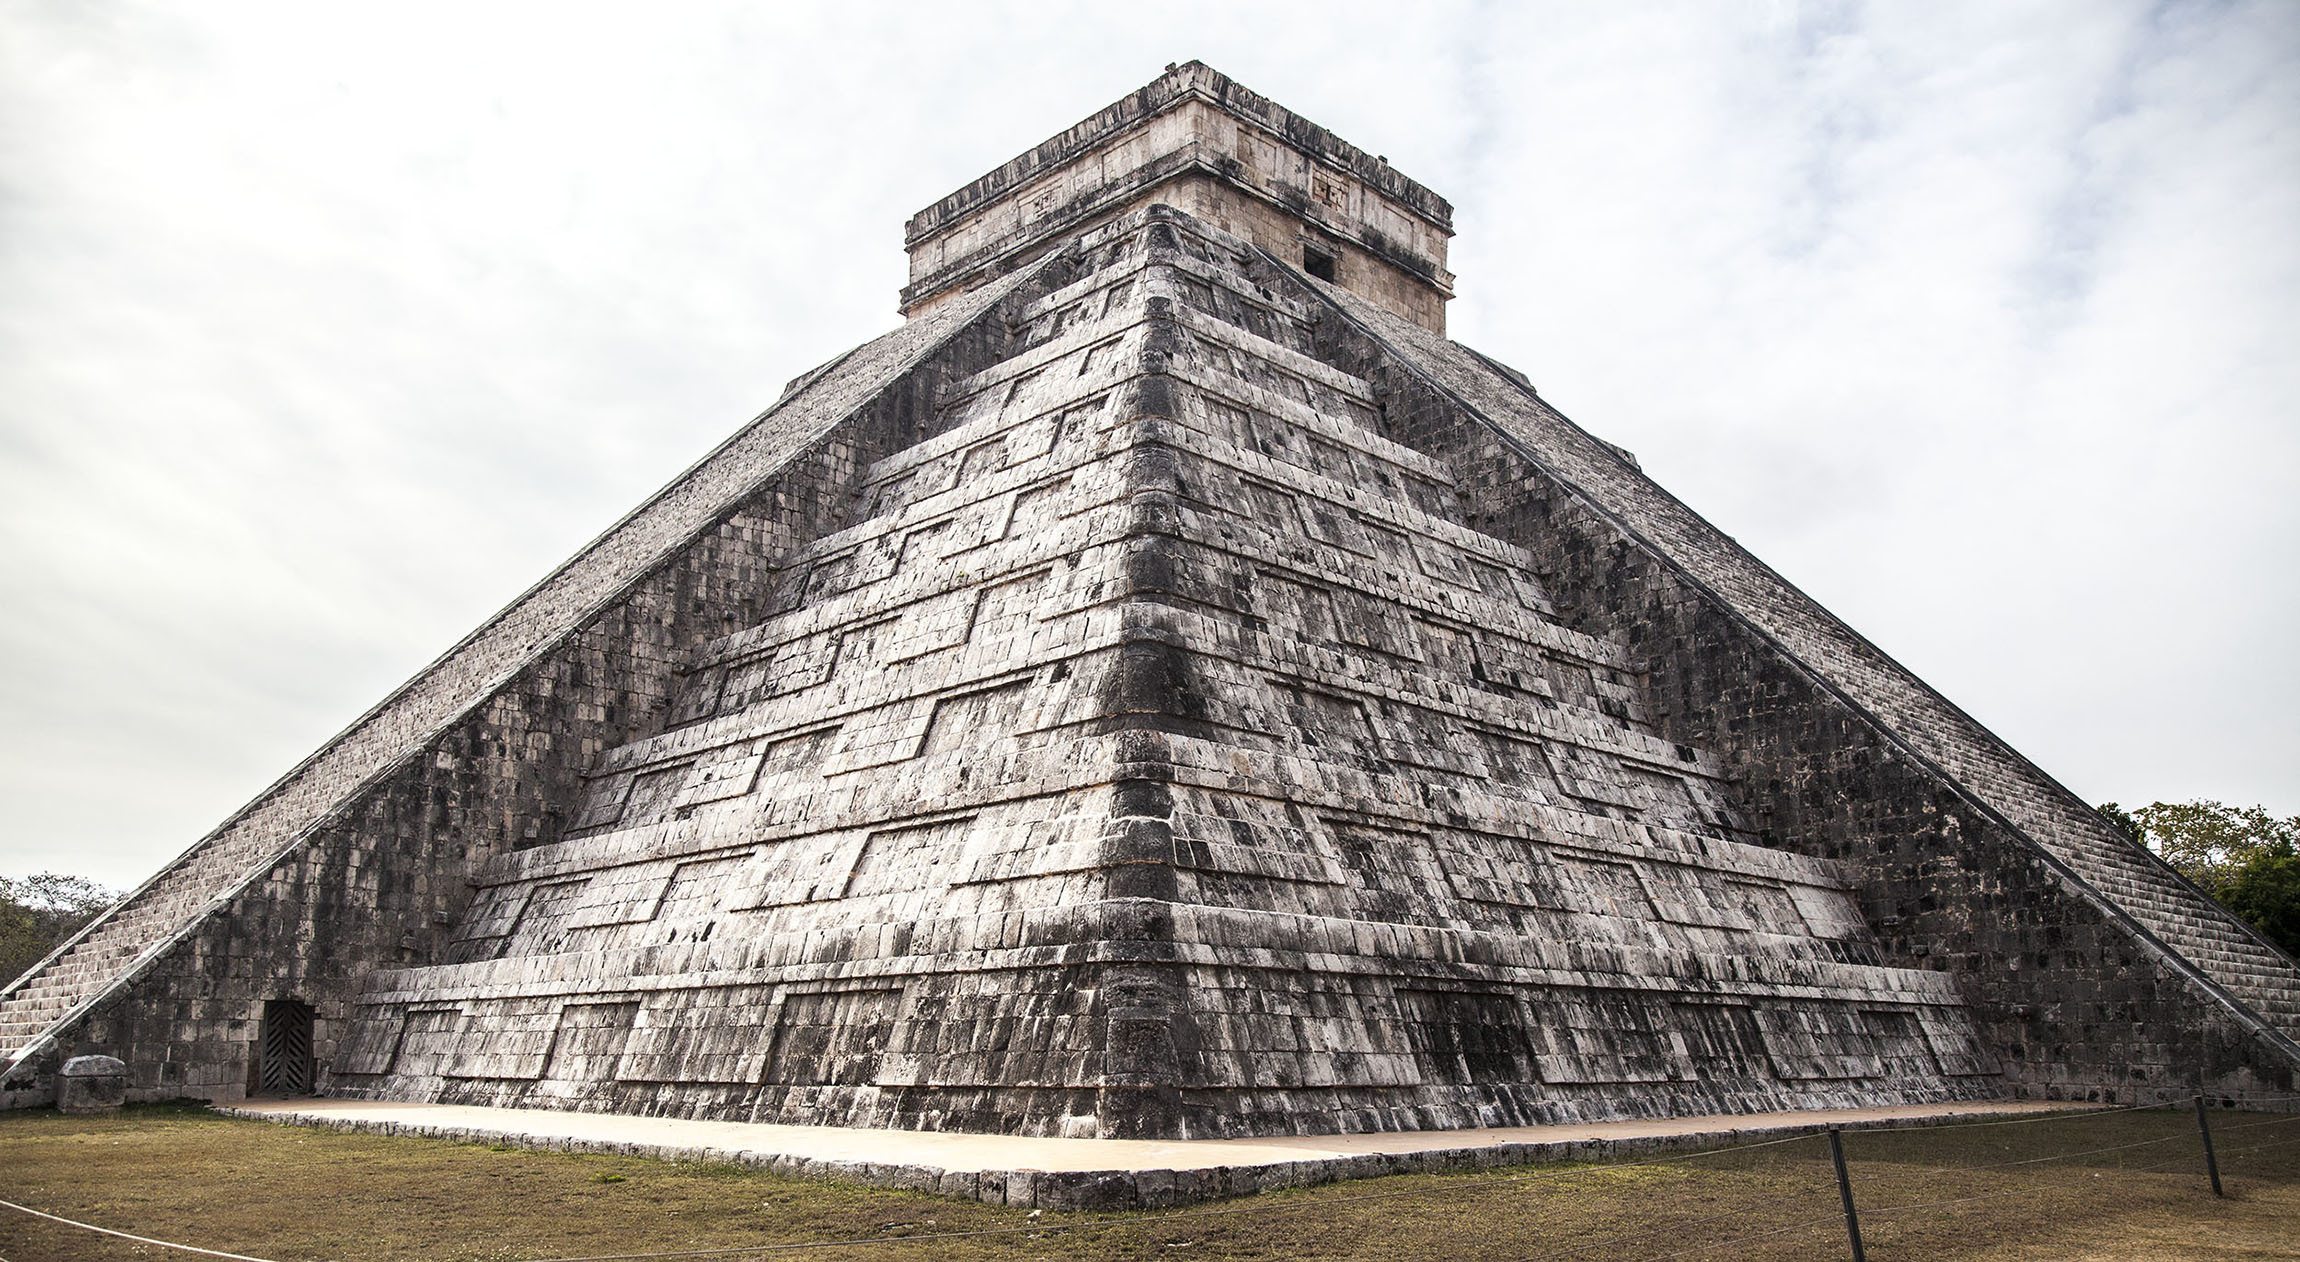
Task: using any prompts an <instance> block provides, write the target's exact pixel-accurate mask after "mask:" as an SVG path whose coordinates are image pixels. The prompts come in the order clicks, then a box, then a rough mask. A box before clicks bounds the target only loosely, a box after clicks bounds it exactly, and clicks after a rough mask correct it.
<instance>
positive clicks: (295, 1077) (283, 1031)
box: [253, 999, 313, 1096]
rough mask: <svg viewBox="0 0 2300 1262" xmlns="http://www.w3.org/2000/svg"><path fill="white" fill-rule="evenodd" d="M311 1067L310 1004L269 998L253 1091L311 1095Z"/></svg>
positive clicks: (287, 1094) (258, 1046) (266, 1005)
mask: <svg viewBox="0 0 2300 1262" xmlns="http://www.w3.org/2000/svg"><path fill="white" fill-rule="evenodd" d="M312 1067H313V1062H312V1008H311V1005H310V1004H307V1003H301V1002H298V1001H296V1000H293V999H271V1000H266V1001H265V1002H264V1017H263V1030H262V1035H261V1038H260V1040H259V1042H258V1044H257V1053H256V1073H255V1082H254V1084H253V1087H254V1091H253V1094H256V1095H264V1096H296V1095H310V1094H311V1093H312V1080H313V1072H312Z"/></svg>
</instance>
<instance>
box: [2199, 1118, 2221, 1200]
mask: <svg viewBox="0 0 2300 1262" xmlns="http://www.w3.org/2000/svg"><path fill="white" fill-rule="evenodd" d="M2196 1133H2197V1134H2199V1135H2202V1136H2204V1169H2205V1172H2206V1173H2208V1174H2210V1175H2211V1176H2212V1194H2213V1195H2214V1196H2226V1195H2228V1193H2226V1192H2224V1191H2222V1190H2221V1189H2220V1158H2218V1157H2215V1156H2213V1155H2212V1124H2211V1123H2210V1122H2207V1121H2205V1120H2204V1097H2203V1096H2201V1095H2200V1096H2198V1097H2196Z"/></svg>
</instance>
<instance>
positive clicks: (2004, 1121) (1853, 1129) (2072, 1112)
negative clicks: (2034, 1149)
mask: <svg viewBox="0 0 2300 1262" xmlns="http://www.w3.org/2000/svg"><path fill="white" fill-rule="evenodd" d="M2176 1107H2178V1106H2177V1105H2170V1104H2120V1105H2116V1106H2114V1107H2109V1106H2103V1107H2101V1108H2096V1109H2055V1110H2052V1111H2051V1112H2040V1113H2038V1114H2036V1115H2035V1116H2033V1117H2005V1118H1995V1119H1992V1120H1989V1121H1983V1122H1939V1123H1935V1124H1934V1125H1931V1126H1845V1127H1840V1128H1838V1129H1840V1130H1842V1131H1843V1132H1844V1133H1845V1134H1847V1135H1889V1134H1893V1133H1895V1132H1914V1131H1965V1130H1978V1129H1980V1128H1981V1127H1984V1126H2031V1125H2034V1124H2036V1123H2038V1122H2066V1121H2069V1120H2071V1119H2073V1118H2080V1117H2107V1116H2108V1115H2109V1114H2111V1113H2137V1112H2140V1111H2141V1110H2144V1109H2169V1108H2176Z"/></svg>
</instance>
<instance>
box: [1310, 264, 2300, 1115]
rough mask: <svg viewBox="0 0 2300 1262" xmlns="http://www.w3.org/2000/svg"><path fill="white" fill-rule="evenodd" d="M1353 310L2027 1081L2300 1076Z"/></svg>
mask: <svg viewBox="0 0 2300 1262" xmlns="http://www.w3.org/2000/svg"><path fill="white" fill-rule="evenodd" d="M1327 292H1329V293H1330V292H1331V291H1327ZM1343 301H1346V299H1344V300H1343ZM1348 315H1349V316H1351V317H1354V319H1355V321H1357V322H1356V323H1353V322H1352V321H1350V320H1345V319H1342V318H1340V317H1341V316H1342V312H1341V311H1339V310H1337V312H1336V317H1337V318H1336V319H1335V320H1334V321H1333V322H1332V324H1331V325H1330V326H1329V327H1328V328H1327V329H1326V330H1325V332H1326V347H1327V353H1328V354H1330V355H1332V356H1334V357H1335V358H1336V359H1337V360H1339V361H1341V362H1344V363H1349V364H1355V365H1358V366H1359V367H1360V369H1361V370H1363V371H1366V372H1368V373H1369V374H1370V375H1372V376H1373V378H1374V379H1375V381H1376V383H1377V386H1378V388H1379V390H1380V392H1381V395H1382V399H1383V406H1384V412H1385V417H1384V420H1385V427H1386V429H1387V430H1388V432H1390V433H1391V434H1392V435H1393V436H1396V437H1398V438H1399V439H1400V440H1401V441H1405V442H1407V443H1409V444H1411V445H1413V446H1415V447H1417V448H1420V449H1422V450H1425V451H1429V452H1432V453H1433V454H1437V455H1440V456H1442V457H1443V458H1445V459H1446V460H1448V461H1449V462H1450V463H1451V464H1452V465H1453V466H1454V468H1455V469H1456V471H1457V473H1458V475H1459V476H1460V478H1461V481H1462V484H1463V487H1464V490H1465V493H1466V494H1467V496H1468V497H1469V498H1470V500H1471V501H1472V504H1473V509H1472V514H1473V520H1475V521H1477V522H1479V523H1480V524H1481V525H1482V526H1483V527H1484V528H1485V529H1488V530H1491V531H1493V532H1494V533H1496V534H1498V535H1501V536H1503V537H1505V538H1509V539H1511V540H1512V541H1514V542H1517V543H1519V544H1521V545H1522V546H1524V547H1526V548H1528V549H1529V550H1530V551H1531V552H1532V553H1533V554H1534V556H1535V558H1536V560H1535V565H1536V568H1537V571H1538V572H1539V573H1540V575H1541V577H1542V579H1543V581H1544V583H1545V585H1547V586H1548V587H1549V589H1550V590H1551V591H1552V593H1553V594H1554V595H1555V597H1556V599H1557V601H1558V604H1559V610H1560V613H1561V615H1562V616H1563V617H1564V618H1565V619H1566V620H1567V621H1568V622H1569V624H1571V625H1573V626H1575V627H1577V628H1578V629H1581V630H1584V631H1586V632H1588V633H1590V634H1596V635H1613V636H1618V637H1621V638H1623V639H1625V640H1626V642H1627V643H1629V644H1630V646H1631V647H1632V649H1633V650H1634V651H1635V652H1636V653H1637V654H1638V656H1639V657H1640V658H1641V659H1642V660H1643V661H1644V663H1645V664H1646V671H1647V679H1648V687H1649V688H1650V690H1651V695H1652V696H1653V697H1654V699H1655V705H1656V707H1657V715H1656V717H1657V719H1658V721H1659V723H1660V724H1661V727H1662V729H1663V730H1664V731H1665V732H1667V733H1668V734H1669V735H1670V736H1671V737H1673V738H1675V739H1681V740H1685V741H1687V742H1690V743H1696V744H1699V745H1702V746H1703V747H1705V748H1709V749H1713V750H1715V751H1717V752H1718V754H1719V755H1720V757H1722V758H1723V759H1724V760H1725V762H1726V764H1727V766H1728V767H1729V768H1730V769H1731V771H1732V773H1733V778H1734V779H1735V780H1736V781H1737V782H1738V783H1739V784H1740V785H1741V787H1742V789H1743V791H1744V793H1745V794H1746V799H1745V801H1744V803H1743V807H1744V809H1745V810H1746V811H1747V813H1748V815H1749V817H1750V818H1751V819H1752V820H1753V821H1755V822H1756V823H1757V825H1758V826H1759V828H1760V829H1761V832H1762V836H1763V839H1764V841H1765V843H1766V844H1768V845H1773V846H1783V847H1790V848H1794V849H1797V850H1799V851H1801V852H1803V853H1809V854H1814V855H1816V856H1821V857H1826V858H1829V859H1833V860H1837V861H1840V862H1842V863H1845V864H1847V865H1848V866H1849V867H1850V868H1851V869H1852V870H1853V871H1855V872H1856V873H1857V874H1858V876H1857V878H1856V879H1855V880H1854V881H1853V886H1854V888H1855V889H1856V890H1857V891H1858V893H1859V896H1860V899H1861V902H1862V907H1863V911H1864V912H1865V914H1866V917H1867V919H1868V920H1869V922H1870V923H1871V924H1872V925H1874V926H1876V928H1877V930H1878V934H1879V940H1880V944H1881V946H1882V947H1883V949H1884V951H1885V953H1886V957H1887V958H1888V959H1890V960H1892V961H1894V962H1896V963H1900V964H1903V965H1905V966H1907V967H1912V968H1924V969H1931V970H1936V971H1939V972H1941V973H1944V974H1946V975H1947V976H1949V977H1950V978H1953V979H1954V980H1955V982H1956V985H1957V986H1958V988H1959V990H1960V991H1961V992H1962V993H1963V994H1964V995H1965V997H1966V1001H1967V1003H1968V1004H1969V1005H1970V1006H1971V1010H1972V1012H1973V1014H1974V1016H1975V1019H1976V1020H1977V1021H1978V1023H1979V1025H1980V1028H1981V1029H1982V1031H1983V1032H1984V1035H1985V1037H1986V1039H1987V1040H1988V1042H1989V1043H1990V1044H1991V1047H1992V1051H1994V1052H1995V1053H1996V1054H1997V1055H1998V1056H1999V1057H2001V1059H2002V1061H2003V1063H2004V1065H2005V1072H2006V1075H2007V1079H2008V1082H2009V1084H2010V1085H2012V1086H2013V1087H2014V1088H2015V1089H2017V1090H2019V1091H2021V1092H2024V1093H2029V1094H2035V1095H2042V1096H2045V1097H2048V1098H2066V1099H2097V1100H2118V1101H2122V1100H2142V1099H2155V1098H2161V1097H2164V1096H2167V1095H2177V1094H2181V1093H2184V1092H2187V1091H2192V1090H2195V1089H2197V1088H2198V1087H2199V1086H2204V1087H2208V1088H2213V1089H2221V1090H2229V1091H2241V1090H2258V1089H2270V1090H2289V1089H2290V1088H2291V1084H2292V1082H2293V1073H2294V1069H2295V1064H2294V1060H2293V1058H2292V1057H2291V1055H2290V1054H2289V1052H2288V1051H2287V1050H2286V1049H2285V1048H2283V1047H2281V1046H2278V1045H2277V1044H2276V1043H2275V1042H2274V1039H2273V1036H2272V1035H2264V1034H2263V1033H2262V1032H2260V1031H2259V1030H2258V1029H2257V1028H2251V1027H2248V1025H2247V1024H2246V1023H2245V1022H2244V1021H2242V1020H2241V1019H2240V1018H2238V1017H2237V1016H2236V1014H2234V1013H2232V1012H2230V1011H2229V1010H2228V1008H2227V1007H2226V1005H2225V1003H2224V1002H2223V1001H2222V1000H2220V999H2219V998H2217V997H2216V996H2214V995H2212V994H2210V993H2208V992H2207V991H2205V990H2204V989H2203V988H2202V987H2201V986H2200V985H2199V984H2198V982H2197V980H2196V978H2195V976H2194V975H2193V974H2192V973H2191V972H2189V971H2187V970H2185V969H2183V968H2181V967H2180V966H2179V964H2178V963H2177V962H2176V961H2175V960H2174V959H2173V958H2171V957H2170V956H2169V954H2168V952H2167V951H2166V950H2165V949H2164V948H2163V947H2162V946H2160V945H2157V944H2153V943H2150V942H2148V941H2147V940H2146V939H2145V938H2143V937H2142V936H2141V935H2139V934H2136V933H2135V931H2134V929H2133V927H2132V926H2131V925H2130V924H2129V923H2126V922H2123V921H2121V920H2119V919H2118V918H2116V917H2114V916H2112V915H2111V914H2109V913H2108V912H2107V911H2106V910H2105V909H2104V908H2103V907H2102V906H2101V905H2100V904H2099V903H2098V902H2097V901H2095V900H2093V899H2090V898H2085V897H2083V896H2081V895H2080V894H2078V893H2077V892H2076V891H2075V890H2073V889H2072V888H2071V886H2070V883H2069V881H2068V879H2067V876H2066V869H2065V867H2064V866H2063V865H2062V864H2060V863H2056V862H2055V856H2054V855H2053V854H2051V853H2050V852H2049V851H2047V850H2045V849H2043V848H2041V847H2040V846H2038V845H2037V844H2036V842H2035V841H2034V840H2033V839H2031V838H2028V837H2025V836H2022V835H2020V834H2018V833H2016V832H2015V831H2014V830H2013V829H2012V828H2010V827H2008V826H2007V825H2006V824H2005V823H2004V822H2003V821H2002V819H2001V818H2000V817H1999V816H1997V815H1996V814H1994V813H1993V812H1991V811H1988V810H1987V809H1985V808H1984V807H1983V805H1982V804H1981V803H1980V802H1978V801H1976V800H1975V799H1974V797H1973V796H1972V795H1971V794H1970V793H1969V792H1968V791H1965V790H1963V789H1962V788H1961V787H1960V786H1959V785H1958V784H1956V783H1953V782H1951V781H1948V780H1945V779H1944V778H1943V777H1942V776H1941V774H1940V773H1939V772H1938V771H1937V770H1936V769H1934V768H1931V767H1927V766H1925V765H1923V764H1922V763H1921V762H1920V761H1919V760H1918V759H1916V758H1915V757H1912V756H1911V755H1910V754H1909V753H1908V752H1907V751H1906V750H1905V749H1904V748H1902V747H1901V746H1899V745H1898V743H1897V742H1895V741H1894V740H1892V739H1890V737H1889V735H1888V734H1887V732H1885V731H1884V730H1882V729H1881V728H1880V727H1879V724H1878V720H1877V719H1876V718H1874V717H1873V716H1871V715H1867V714H1863V713H1861V712H1860V711H1859V710H1857V709H1856V708H1854V707H1853V706H1851V705H1849V704H1848V703H1847V702H1846V701H1845V699H1844V698H1843V696H1842V695H1841V694H1839V693H1837V692H1835V691H1833V690H1831V689H1830V688H1828V687H1827V686H1825V685H1824V683H1823V682H1822V681H1821V679H1820V678H1818V677H1817V676H1816V675H1815V673H1814V672H1813V671H1812V670H1811V669H1810V668H1808V667H1807V666H1806V665H1804V664H1803V663H1800V662H1798V661H1796V660H1794V659H1792V658H1791V657H1789V656H1787V655H1785V654H1784V652H1783V651H1782V649H1781V647H1780V646H1779V644H1777V643H1775V642H1771V641H1769V640H1768V639H1767V638H1765V637H1763V636H1761V635H1759V634H1757V633H1756V632H1755V631H1754V629H1753V628H1752V626H1751V624H1750V623H1749V621H1748V620H1747V619H1746V617H1745V616H1743V612H1744V611H1742V610H1738V609H1735V608H1731V607H1728V606H1726V605H1725V604H1723V603H1721V602H1720V600H1719V598H1718V597H1717V596H1716V595H1715V594H1714V593H1713V592H1708V591H1703V590H1701V588H1700V587H1699V586H1697V585H1696V584H1694V583H1692V582H1690V581H1688V579H1687V576H1686V574H1685V572H1684V571H1683V570H1682V569H1681V568H1679V566H1677V565H1673V564H1671V563H1670V560H1669V559H1668V558H1665V557H1663V556H1661V555H1658V554H1657V553H1656V551H1655V550H1654V549H1653V548H1652V547H1650V546H1648V545H1645V544H1643V543H1642V542H1641V541H1639V540H1636V539H1633V538H1631V537H1629V536H1627V535H1626V534H1625V533H1624V532H1623V530H1622V529H1621V526H1620V522H1619V519H1618V518H1617V517H1615V516H1612V515H1610V514H1608V513H1606V512H1602V511H1599V509H1598V507H1597V506H1595V505H1593V504H1592V503H1591V502H1590V500H1589V499H1588V498H1587V496H1586V493H1584V492H1579V491H1577V490H1576V489H1575V488H1572V487H1568V486H1566V485H1564V484H1563V483H1561V482H1560V481H1559V480H1558V479H1557V478H1556V477H1554V476H1553V475H1552V474H1551V473H1550V472H1549V471H1548V470H1547V469H1545V468H1543V467H1541V466H1540V465H1539V464H1537V463H1536V462H1534V461H1533V460H1531V459H1529V458H1527V456H1526V455H1525V454H1524V451H1523V449H1522V448H1521V447H1519V446H1518V445H1517V444H1515V443H1512V442H1510V441H1507V440H1506V439H1505V437H1504V435H1503V434H1502V433H1501V432H1500V431H1499V430H1498V428H1497V427H1496V426H1495V425H1493V424H1492V423H1490V422H1488V421H1487V420H1485V419H1484V418H1482V417H1481V416H1479V415H1477V414H1476V413H1475V412H1473V411H1472V410H1471V409H1470V408H1468V407H1466V406H1465V405H1464V403H1463V402H1462V400H1461V399H1460V398H1459V396H1458V395H1456V394H1454V393H1452V392H1451V391H1449V390H1447V389H1444V388H1443V387H1442V386H1441V384H1440V381H1439V379H1438V377H1437V376H1436V375H1435V374H1433V373H1432V372H1431V371H1430V370H1429V369H1428V367H1427V364H1426V361H1423V360H1416V359H1413V358H1411V357H1410V355H1409V354H1407V353H1401V347H1400V345H1399V343H1398V342H1397V341H1396V340H1385V339H1384V338H1377V337H1374V336H1371V335H1370V334H1372V333H1374V332H1379V333H1381V334H1384V335H1386V337H1387V338H1390V339H1394V338H1399V337H1402V336H1404V335H1403V334H1402V332H1401V331H1400V329H1399V328H1398V327H1397V326H1396V325H1395V324H1394V323H1393V324H1390V325H1386V326H1382V327H1379V328H1378V329H1374V328H1369V327H1368V326H1367V325H1366V324H1365V323H1362V322H1364V321H1367V320H1370V319H1373V318H1376V317H1374V316H1369V314H1368V313H1367V312H1366V311H1365V310H1364V309H1362V308H1355V307H1353V308H1351V309H1350V310H1349V311H1348ZM1455 367H1456V371H1457V372H1458V371H1459V365H1458V364H1457V365H1456V366H1455ZM1489 371H1490V370H1489ZM1494 380H1496V381H1499V380H1500V376H1499V374H1498V373H1497V374H1495V377H1494ZM1621 472H1622V475H1623V476H1624V477H1629V476H1637V475H1635V473H1634V471H1633V470H1630V469H1628V468H1627V467H1626V466H1625V465H1624V466H1623V468H1622V471H1621ZM1719 546H1720V547H1722V546H1723V544H1722V541H1721V540H1720V545H1719ZM2210 910H2211V911H2217V909H2210ZM2202 914H2203V910H2202V909H2200V911H2199V913H2198V915H2199V918H2201V916H2202Z"/></svg>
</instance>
